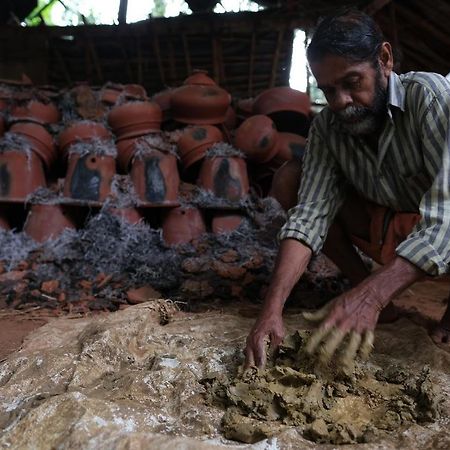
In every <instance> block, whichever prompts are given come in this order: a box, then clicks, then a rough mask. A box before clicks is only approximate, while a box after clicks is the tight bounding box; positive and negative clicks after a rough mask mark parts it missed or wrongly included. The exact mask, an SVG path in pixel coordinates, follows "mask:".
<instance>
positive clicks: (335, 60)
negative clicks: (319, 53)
mask: <svg viewBox="0 0 450 450" xmlns="http://www.w3.org/2000/svg"><path fill="white" fill-rule="evenodd" d="M310 66H311V71H312V73H313V75H314V77H315V78H316V80H317V83H318V84H319V86H328V85H334V84H339V83H340V82H342V81H344V80H345V79H346V78H350V77H354V76H361V75H364V74H366V73H367V72H368V71H370V70H373V66H372V64H371V63H370V62H368V61H364V62H355V61H352V60H349V59H348V58H344V57H342V56H336V55H327V56H325V57H323V58H322V59H320V60H319V61H315V62H312V63H311V64H310Z"/></svg>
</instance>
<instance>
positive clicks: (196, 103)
mask: <svg viewBox="0 0 450 450" xmlns="http://www.w3.org/2000/svg"><path fill="white" fill-rule="evenodd" d="M170 100H171V110H172V117H173V118H174V119H175V120H177V121H178V122H181V123H187V124H192V125H214V124H221V123H223V122H225V119H226V115H227V111H228V107H229V106H230V103H231V96H230V94H228V92H227V91H225V90H224V89H222V88H220V87H219V86H203V85H196V84H188V85H184V86H181V87H179V88H177V89H174V91H173V93H172V96H171V99H170Z"/></svg>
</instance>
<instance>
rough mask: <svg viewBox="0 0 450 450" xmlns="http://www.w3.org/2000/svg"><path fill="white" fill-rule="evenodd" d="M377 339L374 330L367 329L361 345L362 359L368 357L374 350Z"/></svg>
mask: <svg viewBox="0 0 450 450" xmlns="http://www.w3.org/2000/svg"><path fill="white" fill-rule="evenodd" d="M374 340H375V335H374V333H373V331H366V332H365V333H364V337H363V339H362V342H361V347H359V354H360V355H361V358H362V359H367V358H368V357H369V355H370V352H371V351H372V350H373V341H374Z"/></svg>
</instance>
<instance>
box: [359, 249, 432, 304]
mask: <svg viewBox="0 0 450 450" xmlns="http://www.w3.org/2000/svg"><path fill="white" fill-rule="evenodd" d="M425 275H426V274H425V272H423V271H422V270H421V269H419V268H418V267H416V266H414V265H413V264H412V263H410V262H409V261H407V260H406V259H404V258H402V257H400V256H397V257H396V258H394V260H392V261H391V262H389V263H388V264H386V265H385V266H383V267H381V268H380V269H378V270H377V271H376V272H374V273H373V274H372V275H370V276H369V277H368V278H366V280H364V281H363V282H362V284H364V285H366V287H367V288H368V289H370V290H371V291H372V292H373V294H374V297H375V298H376V299H377V300H376V301H377V303H378V304H379V305H380V306H381V307H382V308H384V307H385V306H386V305H387V304H388V303H389V302H390V301H391V300H392V299H393V298H394V297H395V296H396V295H397V294H399V293H400V292H402V291H403V290H404V289H406V288H407V287H408V286H410V285H411V284H413V283H415V282H416V281H418V280H420V279H422V278H423V277H424V276H425Z"/></svg>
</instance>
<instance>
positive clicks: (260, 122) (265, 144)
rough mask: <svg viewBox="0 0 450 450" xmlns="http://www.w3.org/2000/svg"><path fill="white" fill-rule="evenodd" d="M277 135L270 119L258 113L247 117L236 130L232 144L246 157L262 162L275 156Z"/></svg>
mask: <svg viewBox="0 0 450 450" xmlns="http://www.w3.org/2000/svg"><path fill="white" fill-rule="evenodd" d="M277 137H278V132H277V129H276V127H275V124H274V123H273V121H272V119H270V118H269V117H267V116H264V115H261V114H258V115H256V116H252V117H249V118H248V119H247V120H245V121H244V122H243V123H242V124H241V126H240V127H239V128H238V129H237V130H236V134H235V137H234V145H235V147H236V148H238V149H240V150H242V151H243V152H244V153H245V154H246V156H247V157H248V159H250V160H252V161H255V162H258V163H263V162H266V161H269V160H271V159H272V158H273V157H274V156H275V154H276V152H277V149H276V143H277Z"/></svg>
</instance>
